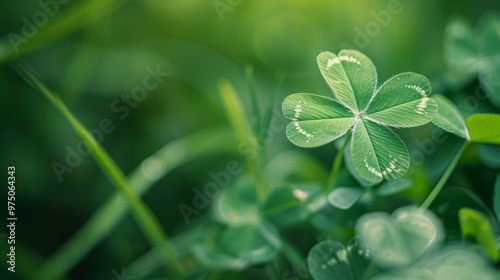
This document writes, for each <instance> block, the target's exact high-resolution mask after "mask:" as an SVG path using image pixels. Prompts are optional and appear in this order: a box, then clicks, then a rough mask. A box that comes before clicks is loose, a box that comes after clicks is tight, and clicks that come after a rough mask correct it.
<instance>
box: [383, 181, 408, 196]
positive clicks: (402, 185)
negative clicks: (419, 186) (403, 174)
mask: <svg viewBox="0 0 500 280" xmlns="http://www.w3.org/2000/svg"><path fill="white" fill-rule="evenodd" d="M412 184H413V180H412V179H411V178H401V179H398V180H394V181H388V182H385V183H383V184H382V185H380V186H379V187H377V188H376V189H375V192H376V193H377V195H379V196H382V197H384V196H391V195H393V194H397V193H400V192H404V191H405V190H407V189H409V188H411V187H412Z"/></svg>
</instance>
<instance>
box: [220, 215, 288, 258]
mask: <svg viewBox="0 0 500 280" xmlns="http://www.w3.org/2000/svg"><path fill="white" fill-rule="evenodd" d="M219 242H220V246H221V248H223V249H224V250H225V251H226V252H228V253H229V254H231V255H232V256H234V257H237V258H239V259H241V260H244V261H245V262H248V263H250V264H260V263H264V262H268V261H270V260H272V259H273V258H274V257H275V256H276V255H277V254H278V253H279V251H280V249H281V238H280V235H279V232H278V230H277V229H276V228H275V227H274V226H273V225H271V224H270V223H269V222H267V221H265V220H261V221H257V222H255V223H248V224H241V225H236V226H230V227H228V228H227V229H225V230H224V231H223V232H222V234H221V236H220V239H219Z"/></svg>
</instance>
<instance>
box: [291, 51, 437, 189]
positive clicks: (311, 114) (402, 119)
mask: <svg viewBox="0 0 500 280" xmlns="http://www.w3.org/2000/svg"><path fill="white" fill-rule="evenodd" d="M317 62H318V66H319V70H320V72H321V74H322V75H323V78H324V79H325V81H326V82H327V84H328V85H329V87H330V89H331V90H332V92H333V96H334V98H331V97H325V96H321V95H315V94H310V93H296V94H293V95H290V96H288V97H287V98H286V99H285V100H284V101H283V113H284V114H285V116H286V117H287V118H288V119H290V120H291V121H292V122H291V123H290V124H289V125H288V127H287V131H286V133H287V136H288V138H289V139H290V141H292V142H293V143H294V144H296V145H297V146H301V147H317V146H321V145H324V144H327V143H329V142H331V141H333V140H335V139H337V138H339V137H341V136H343V135H345V134H346V133H349V134H352V140H351V147H350V151H351V160H352V163H353V165H354V168H355V170H356V171H357V172H358V173H359V175H360V176H361V177H362V178H364V179H366V180H367V181H369V182H372V183H376V182H379V181H381V180H382V179H387V180H394V179H398V178H401V177H402V176H403V175H404V174H405V173H406V171H407V170H408V167H409V164H410V157H409V155H408V150H407V148H406V146H405V144H404V143H403V141H402V140H401V139H400V138H399V137H398V136H397V135H396V134H395V133H394V132H393V131H392V129H391V128H402V127H415V126H420V125H423V124H426V123H428V122H430V121H431V120H432V119H433V118H434V116H435V115H436V112H437V104H436V102H435V101H434V100H433V99H432V98H430V97H428V95H429V94H430V93H431V85H430V82H429V80H427V78H425V77H424V76H422V75H420V74H416V73H402V74H399V75H396V76H394V77H392V78H391V79H389V80H388V81H386V82H385V83H384V84H382V85H381V86H380V87H378V88H377V72H376V70H375V67H374V66H373V63H372V62H371V60H370V59H369V58H368V57H366V56H365V55H363V54H362V53H360V52H358V51H354V50H343V51H341V52H340V53H339V54H338V55H335V54H333V53H330V52H323V53H321V54H320V55H319V56H318V59H317Z"/></svg>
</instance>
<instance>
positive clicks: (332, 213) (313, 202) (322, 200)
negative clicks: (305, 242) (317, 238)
mask: <svg viewBox="0 0 500 280" xmlns="http://www.w3.org/2000/svg"><path fill="white" fill-rule="evenodd" d="M307 211H308V213H309V216H310V219H311V223H312V224H313V225H314V226H315V227H316V228H318V229H327V228H330V227H332V226H335V225H343V226H353V225H354V223H355V221H356V220H357V219H358V217H359V216H361V215H362V214H363V211H365V207H364V205H362V204H361V201H360V200H357V201H356V203H354V205H353V206H351V207H350V208H349V209H340V208H336V207H334V206H332V205H331V204H330V203H329V201H328V196H327V195H325V194H324V193H323V192H319V193H318V194H317V195H315V196H313V197H312V198H311V199H310V200H309V202H308V204H307Z"/></svg>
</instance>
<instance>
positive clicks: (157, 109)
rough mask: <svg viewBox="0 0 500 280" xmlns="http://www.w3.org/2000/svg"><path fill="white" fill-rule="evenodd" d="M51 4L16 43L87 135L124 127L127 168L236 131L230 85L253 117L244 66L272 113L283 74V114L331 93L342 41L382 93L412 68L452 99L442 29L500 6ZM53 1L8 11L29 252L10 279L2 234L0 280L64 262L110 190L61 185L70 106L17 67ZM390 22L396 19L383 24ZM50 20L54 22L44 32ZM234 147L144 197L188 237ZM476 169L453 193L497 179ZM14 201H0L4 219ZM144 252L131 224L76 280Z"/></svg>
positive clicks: (276, 143) (187, 0)
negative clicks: (207, 188)
mask: <svg viewBox="0 0 500 280" xmlns="http://www.w3.org/2000/svg"><path fill="white" fill-rule="evenodd" d="M40 2H43V3H48V2H51V3H57V9H58V11H56V12H54V16H53V17H52V16H49V17H48V21H47V24H40V25H41V27H40V28H39V29H40V30H39V31H37V34H38V35H37V36H38V37H35V39H33V40H30V39H28V40H26V41H27V43H24V41H23V43H20V45H19V47H20V52H19V53H18V54H19V59H21V60H22V61H23V62H25V63H26V64H27V65H29V66H30V67H31V69H32V70H33V71H34V72H35V73H37V75H38V76H39V77H40V78H41V80H42V81H43V82H44V83H45V84H46V85H48V86H49V87H51V88H52V89H54V90H55V91H56V92H57V93H58V94H59V96H60V97H61V98H62V100H63V101H64V102H65V103H66V104H67V105H68V107H69V108H70V109H71V110H72V111H73V112H74V113H75V115H76V116H77V117H78V118H79V119H80V120H81V121H82V122H83V124H84V125H85V126H86V127H87V128H88V129H94V128H99V123H100V121H101V120H102V119H103V118H108V119H109V120H110V121H111V122H112V125H113V126H114V127H115V129H114V131H113V132H111V133H108V134H105V135H104V136H103V140H102V142H101V143H102V145H103V146H104V148H105V149H106V150H107V151H108V152H109V153H110V155H111V156H112V157H113V158H114V159H115V161H116V162H117V164H118V165H119V166H120V167H121V168H122V170H123V171H124V172H125V173H126V174H128V173H130V172H131V171H132V170H133V169H134V168H135V167H136V166H138V165H139V163H140V162H141V161H142V160H143V159H145V158H146V157H148V156H150V155H151V154H152V153H154V152H155V151H157V150H159V149H160V148H161V147H163V146H164V145H165V144H167V143H168V142H170V141H173V140H176V139H181V138H183V137H185V136H187V135H190V134H192V133H194V132H197V131H199V130H202V129H205V128H209V127H215V126H224V127H229V123H228V121H227V118H226V115H225V113H224V111H223V108H222V106H221V101H220V98H219V95H218V89H217V82H218V80H219V79H220V78H227V79H228V80H229V81H231V82H232V83H233V85H234V86H235V89H236V90H237V92H238V93H239V95H240V98H241V99H242V101H243V103H244V105H245V106H246V112H247V116H248V118H249V119H252V116H251V114H250V113H249V112H250V111H251V108H250V95H249V89H248V86H247V84H246V83H245V71H244V70H245V67H246V66H248V65H251V66H252V67H253V69H254V72H255V77H256V81H257V92H258V93H259V95H260V100H261V101H262V102H261V103H262V104H261V105H262V109H261V110H264V108H266V107H265V105H266V104H267V102H268V101H267V100H266V97H267V96H268V95H269V91H270V89H271V84H272V80H273V77H274V76H275V74H276V73H277V72H280V73H283V74H284V76H285V79H284V83H283V86H282V88H281V89H280V91H279V93H278V98H277V102H276V103H275V104H274V107H275V108H277V109H278V112H279V108H280V106H281V101H282V100H283V98H284V97H285V96H287V95H289V94H291V93H295V92H311V93H318V94H324V95H328V94H329V92H328V88H327V87H326V86H325V83H324V81H323V80H322V77H321V75H320V74H319V71H318V69H317V66H316V55H317V54H318V53H319V52H321V51H332V52H335V53H337V52H338V51H340V50H341V49H342V48H346V47H349V48H355V49H358V50H361V51H362V52H363V53H365V54H366V55H367V56H368V57H370V58H371V59H372V61H373V62H374V64H375V66H376V68H377V71H378V74H379V77H378V80H379V84H380V83H382V82H383V81H385V80H387V79H388V78H390V77H391V76H393V75H395V74H397V73H400V72H405V71H412V72H417V73H421V74H424V75H425V76H427V77H428V78H429V79H430V80H431V82H432V83H433V92H434V93H437V92H446V90H447V89H446V86H445V82H443V81H444V78H443V77H444V76H445V73H446V71H447V70H446V65H445V63H444V58H443V33H444V30H445V25H446V22H447V21H448V20H449V19H450V18H451V17H452V16H455V15H460V16H463V17H465V18H466V19H468V20H469V21H470V22H471V23H475V22H476V21H477V20H478V18H479V17H480V16H481V15H482V14H483V13H484V12H486V11H491V10H497V11H498V10H499V9H500V2H498V1H495V0H476V1H451V0H449V1H437V0H422V1H410V0H400V1H391V0H389V1H373V0H364V1H328V0H311V1H298V0H291V1H265V0H251V1H250V0H242V1H227V0H220V1H213V0H203V1H202V0H163V1H160V0H139V1H131V0H130V1H118V0H115V1H109V0H108V1H92V0H87V1H78V0H71V1H68V3H67V4H59V3H58V2H54V1H40ZM61 2H64V1H61ZM42 6H43V5H40V4H39V3H38V1H21V2H14V1H2V2H1V3H0V11H1V17H0V21H1V24H0V34H1V38H2V41H1V45H0V55H1V57H2V62H3V63H2V64H1V65H0V85H1V91H2V94H1V95H0V106H1V109H0V115H1V118H0V123H1V130H0V131H1V133H2V137H1V139H0V143H1V144H0V146H1V147H2V148H1V149H2V150H1V151H2V153H1V154H2V156H1V158H0V162H1V165H0V166H1V167H2V168H3V169H6V167H7V166H9V165H14V166H16V180H17V181H16V182H17V189H16V190H17V192H16V204H17V217H18V219H19V221H18V223H17V228H16V234H17V245H18V252H19V254H23V256H22V257H19V256H18V260H17V261H18V266H19V267H18V268H19V272H17V273H16V274H15V275H14V276H15V277H13V275H12V274H10V273H7V272H6V269H5V266H6V263H5V259H6V256H5V253H4V252H6V251H5V250H6V247H5V239H0V240H1V242H2V243H1V244H0V245H1V247H0V248H2V254H1V256H0V260H2V265H1V266H2V269H1V271H0V275H1V276H0V278H2V279H23V272H22V270H23V269H24V270H30V269H32V267H36V265H37V262H38V260H43V259H46V258H48V257H49V256H50V255H51V254H52V253H54V251H55V250H56V249H57V248H59V247H60V246H61V245H62V244H63V243H64V242H65V241H66V240H68V239H69V238H70V237H71V236H72V234H73V233H75V231H77V230H78V229H79V228H80V227H81V225H82V224H83V223H84V222H85V221H86V220H88V219H89V217H90V216H91V215H92V213H93V211H94V210H95V209H96V208H97V207H98V206H99V205H100V204H101V203H103V201H104V200H105V199H106V197H107V196H108V195H109V194H111V193H112V192H113V190H114V188H113V186H112V185H111V184H110V183H109V181H108V180H107V179H106V177H105V176H104V175H103V173H102V172H101V171H100V169H99V168H98V167H97V165H96V164H95V162H94V161H93V160H92V159H91V157H90V156H85V157H82V159H81V163H79V164H78V165H77V166H76V167H74V168H72V171H71V172H67V173H64V174H63V175H62V181H60V180H58V176H57V175H56V173H55V172H54V170H53V166H52V165H53V163H54V162H59V163H63V164H64V163H65V158H66V156H67V154H68V150H67V149H68V147H69V149H76V147H77V145H78V143H79V142H80V140H79V138H78V137H77V135H76V134H75V133H74V131H73V130H72V128H71V127H70V126H69V124H68V123H67V121H66V120H65V119H64V118H63V117H62V116H61V115H60V114H59V112H57V111H56V110H55V109H54V108H53V107H52V106H51V105H50V104H49V103H48V102H47V101H46V100H45V99H44V98H43V97H42V95H41V94H39V93H38V92H36V90H34V89H32V88H31V87H30V86H29V85H28V84H27V83H26V82H25V81H23V80H22V79H21V78H19V76H18V75H17V74H16V72H15V71H13V70H12V68H11V67H10V66H9V63H8V60H9V59H11V58H9V53H11V52H12V48H13V46H12V43H11V42H12V38H13V37H12V36H13V35H12V33H15V34H17V35H19V36H21V35H22V34H23V25H25V21H24V20H23V19H24V18H26V19H27V20H28V21H30V22H32V23H33V21H34V20H38V22H39V23H43V20H44V19H43V17H42V18H38V19H37V18H36V17H35V18H34V15H36V13H37V12H39V11H45V10H44V8H43V7H42ZM388 7H395V8H388ZM52 9H55V8H54V7H52ZM390 9H393V10H394V9H395V10H397V11H398V12H397V13H394V12H390ZM52 11H55V10H52ZM388 11H389V12H388ZM387 14H388V15H389V17H385V18H384V17H382V16H381V15H387ZM50 26H56V27H55V28H52V29H49V31H50V32H46V33H43V32H42V30H43V29H46V28H48V27H50ZM9 36H10V37H9ZM147 67H150V68H152V69H156V68H159V69H161V71H162V72H167V73H168V77H166V78H164V79H162V80H161V81H160V82H159V83H158V86H157V87H155V88H154V89H152V90H150V91H148V92H147V95H146V98H145V99H144V100H142V101H140V102H137V106H136V108H132V107H131V106H126V107H127V108H128V110H129V113H128V114H125V113H124V111H119V112H117V106H118V105H117V104H119V105H120V106H125V105H124V104H125V103H124V101H123V100H122V98H123V96H126V95H130V94H131V92H132V90H133V89H134V87H136V86H138V85H139V86H140V85H142V83H143V79H144V77H145V76H147V75H148V73H149V72H148V70H147V69H148V68H147ZM476 87H477V82H474V83H471V84H470V85H468V86H467V87H466V91H465V92H464V93H457V94H458V95H456V96H457V97H458V96H460V94H464V96H466V95H470V94H473V93H474V90H475V88H476ZM116 102H118V103H116ZM481 102H482V101H481ZM113 104H115V105H113ZM134 106H135V105H134ZM458 106H459V108H460V106H461V104H458ZM464 106H465V107H464ZM469 107H471V106H469ZM469 107H467V105H466V104H465V105H462V108H461V109H463V110H465V111H464V113H465V114H471V113H478V112H481V111H483V112H484V111H486V112H488V111H491V107H490V106H489V105H488V104H484V106H483V104H479V105H478V106H474V108H472V109H470V110H469V109H467V108H469ZM123 110H125V109H123ZM467 110H469V112H467ZM125 115H126V116H125ZM280 121H282V122H283V120H282V119H281V120H280ZM428 126H429V127H431V125H428ZM429 127H423V128H417V129H412V130H409V131H405V132H404V134H403V135H402V137H403V138H404V139H405V140H407V141H406V142H407V143H408V146H409V149H410V150H411V149H417V148H418V147H415V141H414V140H413V139H417V138H423V137H425V136H428V135H430V133H431V129H430V128H429ZM456 140H457V139H455V137H454V136H451V135H450V136H449V137H448V139H447V142H445V144H441V145H439V147H437V151H436V152H435V153H432V155H430V156H426V157H425V160H426V168H425V170H426V172H427V174H428V175H427V178H428V179H429V180H430V181H432V180H434V179H435V178H436V177H437V176H438V175H440V174H441V173H442V171H443V170H444V167H445V165H446V164H443V163H442V162H443V161H445V162H446V161H447V160H448V159H449V155H448V154H449V153H448V151H449V150H450V149H453V148H454V147H456V145H455V144H456V142H457V141H456ZM230 143H232V142H231V141H229V140H228V145H230ZM200 145H201V144H200ZM269 145H270V146H269V150H268V151H267V154H268V158H273V156H274V155H276V154H278V153H279V152H280V151H285V150H297V149H299V148H297V147H294V146H293V145H292V144H291V143H289V142H288V140H287V139H286V137H285V134H284V131H282V132H277V133H275V134H274V137H273V139H272V141H270V144H269ZM235 150H236V149H233V151H230V150H229V149H228V151H227V152H218V153H215V154H212V155H206V156H202V157H198V158H196V160H193V161H189V162H187V163H185V164H182V165H181V166H179V167H177V168H175V169H174V170H172V171H171V172H169V173H168V174H167V175H166V176H165V177H164V178H162V179H161V180H160V181H159V182H158V183H156V184H155V185H154V187H153V188H152V189H151V190H150V191H148V192H147V193H146V194H145V196H144V200H145V201H146V203H147V204H148V205H149V206H150V207H151V209H152V210H153V212H154V213H155V215H156V216H157V217H158V219H159V220H160V222H161V224H162V226H163V227H164V228H165V229H166V231H167V233H169V234H170V235H172V236H176V235H178V234H179V233H180V232H181V231H182V230H183V229H184V228H185V223H184V220H183V217H182V215H181V214H180V212H179V208H178V205H179V204H180V203H191V201H192V197H193V192H192V188H199V189H201V188H202V187H203V186H204V185H205V184H206V183H208V182H210V181H211V178H210V176H209V173H210V172H211V171H219V170H224V169H225V166H226V164H227V162H228V161H229V160H232V159H234V160H238V161H240V162H243V158H242V155H241V154H240V153H238V152H235ZM334 151H335V148H334V146H333V145H327V146H324V147H321V148H316V149H311V150H307V151H306V152H308V153H311V154H313V156H314V157H315V158H316V159H317V160H318V161H319V162H321V163H323V164H324V166H325V169H327V168H329V165H330V162H331V160H332V156H333V154H334ZM470 153H477V150H476V149H471V151H470ZM470 158H474V156H473V155H471V156H470ZM474 160H475V159H472V160H471V161H470V162H467V161H466V162H467V163H466V164H465V166H466V167H467V166H468V165H469V166H473V169H470V170H468V173H464V174H463V176H462V180H463V182H458V183H457V184H459V185H460V184H462V185H464V186H469V185H470V184H471V183H473V182H474V178H475V176H478V175H477V174H481V176H484V177H485V178H486V179H485V181H488V182H491V181H492V178H493V176H494V174H495V173H494V172H493V171H491V170H490V169H485V167H484V166H483V165H482V164H481V163H478V162H475V161H474ZM476 161H477V160H476ZM4 178H6V177H4ZM5 180H6V179H5ZM490 189H491V186H484V187H482V186H477V189H476V191H477V192H478V193H479V194H483V196H484V197H485V199H486V201H487V202H489V201H490V200H491V197H490V196H489V193H488V192H490V191H491V190H490ZM6 193H7V191H6V190H4V191H2V193H1V195H0V197H1V200H2V203H1V205H2V210H0V213H1V215H0V219H1V220H2V221H3V220H4V217H5V213H6V212H5V211H4V209H3V207H4V205H6V202H5V201H6V200H5V197H6ZM207 211H208V208H207V209H204V212H207ZM200 216H201V215H200ZM1 233H6V229H5V228H3V229H1V230H0V234H1ZM148 250H149V244H148V243H147V242H146V241H145V240H144V238H143V236H142V234H141V233H140V230H139V229H138V227H137V225H136V223H135V222H134V221H133V219H132V218H131V217H130V216H129V215H127V218H126V219H125V220H124V221H123V222H120V223H119V226H118V227H116V228H115V229H114V230H113V231H112V232H111V234H110V235H109V236H107V237H106V238H105V239H104V241H103V242H101V243H99V244H98V246H96V247H95V248H94V249H93V250H91V251H90V253H89V254H88V255H87V256H86V257H85V258H84V259H83V260H82V261H81V262H79V263H78V264H77V265H76V266H75V267H74V268H73V269H72V270H71V272H70V273H69V274H68V277H69V278H70V279H113V277H116V275H115V274H114V273H113V271H115V272H120V271H121V270H122V268H124V267H126V266H127V265H128V264H129V263H131V262H132V261H133V260H134V259H136V258H138V257H139V256H141V255H142V254H144V253H145V252H147V251H148ZM16 277H17V278H16ZM241 279H243V278H241Z"/></svg>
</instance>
